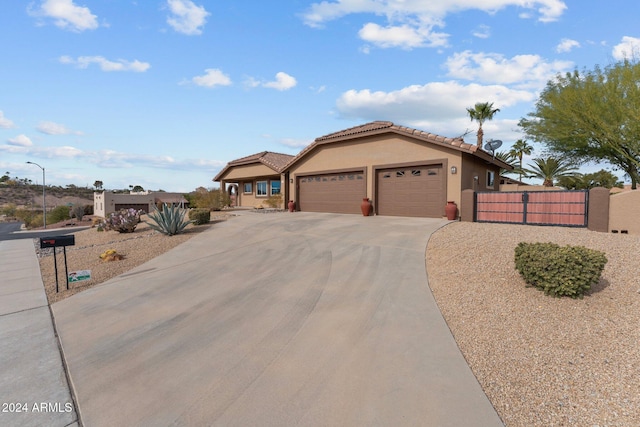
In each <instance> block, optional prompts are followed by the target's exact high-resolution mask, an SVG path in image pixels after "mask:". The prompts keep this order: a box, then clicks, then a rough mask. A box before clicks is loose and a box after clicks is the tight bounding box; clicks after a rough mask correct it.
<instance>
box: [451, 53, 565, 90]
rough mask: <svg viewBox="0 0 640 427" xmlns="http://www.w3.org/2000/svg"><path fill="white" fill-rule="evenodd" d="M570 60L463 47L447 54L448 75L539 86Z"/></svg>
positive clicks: (490, 81)
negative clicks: (507, 54)
mask: <svg viewBox="0 0 640 427" xmlns="http://www.w3.org/2000/svg"><path fill="white" fill-rule="evenodd" d="M572 66H573V63H572V62H570V61H553V62H547V61H545V60H544V59H543V58H541V57H540V56H539V55H516V56H514V57H512V58H505V57H504V56H503V55H501V54H497V53H472V52H471V51H468V50H467V51H464V52H460V53H455V54H454V55H452V56H450V57H449V58H447V60H446V62H445V67H446V68H447V70H448V71H447V75H449V76H451V77H455V78H458V79H465V80H473V81H478V82H482V83H497V84H505V85H506V84H508V85H515V86H517V87H520V88H534V89H535V88H541V87H543V86H544V85H545V84H546V83H547V81H549V80H550V79H551V78H553V77H554V76H555V75H556V74H557V73H561V72H563V71H566V70H567V69H569V68H571V67H572Z"/></svg>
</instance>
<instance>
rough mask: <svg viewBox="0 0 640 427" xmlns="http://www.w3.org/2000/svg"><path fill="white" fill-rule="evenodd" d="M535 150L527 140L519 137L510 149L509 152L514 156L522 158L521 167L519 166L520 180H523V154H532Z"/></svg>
mask: <svg viewBox="0 0 640 427" xmlns="http://www.w3.org/2000/svg"><path fill="white" fill-rule="evenodd" d="M532 150H533V147H532V146H530V145H529V144H527V141H525V140H522V139H519V140H517V141H516V142H515V143H514V144H513V147H511V150H509V154H511V155H513V156H514V157H516V158H517V159H518V160H520V168H519V174H520V182H522V175H523V173H522V156H523V155H525V154H526V155H527V156H528V155H530V154H531V152H532Z"/></svg>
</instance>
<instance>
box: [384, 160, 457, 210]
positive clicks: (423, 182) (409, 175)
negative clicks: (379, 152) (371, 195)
mask: <svg viewBox="0 0 640 427" xmlns="http://www.w3.org/2000/svg"><path fill="white" fill-rule="evenodd" d="M444 180H445V177H444V174H443V168H442V165H428V166H412V167H400V168H394V169H384V170H379V171H378V172H377V174H376V185H377V193H378V203H377V206H378V214H379V215H395V216H418V217H432V218H438V217H441V216H443V215H444V205H445V202H446V200H445V199H446V197H445V186H444Z"/></svg>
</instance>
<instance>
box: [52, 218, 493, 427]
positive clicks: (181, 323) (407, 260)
mask: <svg viewBox="0 0 640 427" xmlns="http://www.w3.org/2000/svg"><path fill="white" fill-rule="evenodd" d="M444 224H446V221H443V220H438V219H425V218H397V217H380V216H376V217H362V216H357V215H334V214H314V213H303V212H296V213H293V214H289V213H273V214H257V213H250V212H247V213H245V214H243V215H240V216H237V217H235V218H232V219H230V220H228V221H226V222H224V223H219V224H215V225H213V226H212V227H211V229H210V230H207V231H206V232H204V233H201V234H199V235H197V236H195V237H193V238H192V239H191V240H189V241H188V242H187V243H185V244H183V245H180V246H178V247H177V248H175V249H173V250H171V251H170V252H167V253H166V254H164V255H163V256H161V257H158V258H156V259H154V260H152V261H150V262H148V263H146V264H144V265H142V266H140V267H138V268H137V269H135V270H133V271H131V272H129V273H127V274H124V275H122V276H119V277H117V278H114V279H112V280H110V281H108V282H106V283H105V284H103V285H101V286H97V287H95V288H93V289H90V290H87V291H85V292H82V293H80V294H77V295H74V296H73V297H71V298H68V299H66V300H64V301H61V302H58V303H56V304H54V305H53V306H52V309H53V312H54V317H55V322H56V325H57V330H58V333H59V335H60V339H61V343H62V347H63V352H64V354H65V358H66V361H67V365H68V367H69V374H70V378H71V382H72V387H74V389H75V393H76V396H77V403H78V410H79V415H80V419H81V421H82V422H83V423H84V425H89V426H113V425H148V426H158V425H165V426H166V425H176V426H178V425H180V426H183V425H194V426H198V425H220V426H231V425H237V426H291V425H305V426H325V425H327V426H328V425H331V426H334V425H354V426H355V425H361V426H365V425H366V426H372V425H380V426H405V425H406V426H410V425H415V426H470V425H473V426H500V425H502V423H501V421H500V418H499V417H498V416H497V414H496V412H495V410H494V409H493V407H492V406H491V404H490V402H489V401H488V399H487V398H486V396H485V395H484V393H483V392H482V389H481V388H480V386H479V384H478V382H477V380H476V379H475V377H474V376H473V373H472V372H471V370H470V369H469V367H468V366H467V364H466V362H465V360H464V358H463V357H462V355H461V353H460V351H459V349H458V347H457V345H456V343H455V341H454V340H453V337H452V336H451V333H450V331H449V329H448V327H447V325H446V323H445V322H444V320H443V318H442V315H441V314H440V311H439V310H438V308H437V306H436V304H435V301H434V299H433V297H432V295H431V291H430V290H429V286H428V283H427V274H426V271H425V248H426V245H427V241H428V239H429V236H430V235H431V233H432V232H433V231H435V230H437V229H438V228H439V227H441V226H443V225H444ZM140 250H144V248H140Z"/></svg>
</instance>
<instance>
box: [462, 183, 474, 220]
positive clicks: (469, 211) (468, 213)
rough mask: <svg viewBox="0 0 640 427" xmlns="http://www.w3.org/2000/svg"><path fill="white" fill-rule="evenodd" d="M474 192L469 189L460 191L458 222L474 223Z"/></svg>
mask: <svg viewBox="0 0 640 427" xmlns="http://www.w3.org/2000/svg"><path fill="white" fill-rule="evenodd" d="M475 194H476V193H475V192H474V191H473V190H471V189H466V190H462V193H461V196H460V221H467V222H474V221H475V218H476V198H475Z"/></svg>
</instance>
